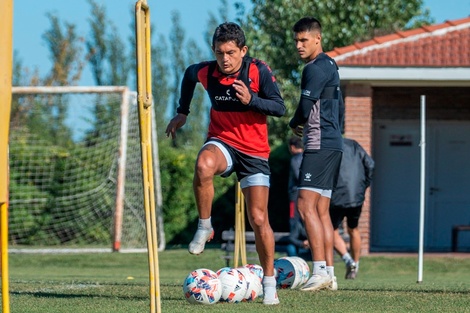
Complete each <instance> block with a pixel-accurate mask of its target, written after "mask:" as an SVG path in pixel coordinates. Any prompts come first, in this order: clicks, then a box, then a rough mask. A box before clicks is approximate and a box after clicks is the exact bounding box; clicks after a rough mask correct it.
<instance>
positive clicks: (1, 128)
mask: <svg viewBox="0 0 470 313" xmlns="http://www.w3.org/2000/svg"><path fill="white" fill-rule="evenodd" d="M12 42H13V0H3V1H0V242H1V246H0V251H1V258H0V267H1V273H2V312H3V313H10V291H9V276H8V275H9V274H8V186H9V183H8V182H9V170H8V169H9V166H8V137H9V129H10V112H11V76H12V68H13V65H12V64H13V44H12Z"/></svg>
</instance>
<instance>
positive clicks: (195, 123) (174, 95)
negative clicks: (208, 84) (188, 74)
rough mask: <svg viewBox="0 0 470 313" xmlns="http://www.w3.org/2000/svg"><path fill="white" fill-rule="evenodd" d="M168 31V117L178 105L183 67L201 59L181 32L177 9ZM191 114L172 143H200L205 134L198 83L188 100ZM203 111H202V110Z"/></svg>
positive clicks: (198, 49)
mask: <svg viewBox="0 0 470 313" xmlns="http://www.w3.org/2000/svg"><path fill="white" fill-rule="evenodd" d="M172 24H173V27H172V32H171V33H170V42H171V45H170V48H171V55H172V58H171V68H172V69H173V72H172V73H171V74H172V77H173V84H170V89H171V100H170V101H171V104H170V105H171V110H170V112H171V114H170V115H171V117H173V116H174V115H175V114H176V108H177V107H178V106H179V98H180V94H181V80H182V78H183V75H184V71H185V70H186V67H187V66H189V65H190V64H192V63H196V62H200V61H202V53H201V50H200V48H199V45H198V44H197V43H195V42H194V41H193V40H192V39H190V40H186V36H185V31H184V29H183V28H182V27H181V20H180V15H179V13H178V12H177V11H175V12H173V13H172ZM190 111H191V113H190V115H189V118H188V120H187V121H186V125H185V126H184V127H183V128H181V129H180V130H178V136H177V138H176V139H175V140H174V141H173V145H174V146H181V145H184V146H188V145H189V146H200V145H201V143H202V140H203V138H204V136H205V133H201V131H202V130H205V128H206V127H205V125H206V118H205V117H204V115H206V116H207V114H208V111H207V106H205V105H204V95H203V90H202V88H200V86H198V88H196V90H195V92H194V96H193V99H192V101H191V109H190ZM203 112H204V113H203Z"/></svg>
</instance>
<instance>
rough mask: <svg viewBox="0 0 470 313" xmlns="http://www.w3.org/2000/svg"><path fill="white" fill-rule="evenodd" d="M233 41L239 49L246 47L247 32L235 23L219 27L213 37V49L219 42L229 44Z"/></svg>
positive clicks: (226, 23)
mask: <svg viewBox="0 0 470 313" xmlns="http://www.w3.org/2000/svg"><path fill="white" fill-rule="evenodd" d="M229 41H233V42H235V44H236V45H237V47H238V48H240V49H241V48H243V47H244V46H245V32H243V29H242V28H241V27H240V26H238V25H237V24H235V23H232V22H225V23H222V24H220V25H219V26H217V28H216V29H215V32H214V36H213V37H212V47H215V44H216V43H217V42H222V43H225V42H229Z"/></svg>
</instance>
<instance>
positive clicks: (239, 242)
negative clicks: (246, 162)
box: [233, 182, 246, 267]
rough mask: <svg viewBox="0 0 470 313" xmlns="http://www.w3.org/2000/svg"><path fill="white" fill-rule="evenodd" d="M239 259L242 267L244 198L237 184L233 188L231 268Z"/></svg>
mask: <svg viewBox="0 0 470 313" xmlns="http://www.w3.org/2000/svg"><path fill="white" fill-rule="evenodd" d="M240 258H241V261H242V263H243V264H242V265H245V264H246V238H245V197H244V196H243V192H242V190H241V188H240V183H239V182H237V185H236V187H235V248H234V252H233V266H234V267H238V261H239V259H240Z"/></svg>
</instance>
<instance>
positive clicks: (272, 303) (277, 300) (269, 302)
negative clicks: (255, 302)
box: [263, 292, 279, 305]
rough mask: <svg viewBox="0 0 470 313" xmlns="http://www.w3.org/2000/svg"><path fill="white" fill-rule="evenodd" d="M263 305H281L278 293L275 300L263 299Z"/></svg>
mask: <svg viewBox="0 0 470 313" xmlns="http://www.w3.org/2000/svg"><path fill="white" fill-rule="evenodd" d="M263 304H266V305H277V304H279V298H278V297H277V292H276V294H275V295H274V298H273V299H266V298H263Z"/></svg>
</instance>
